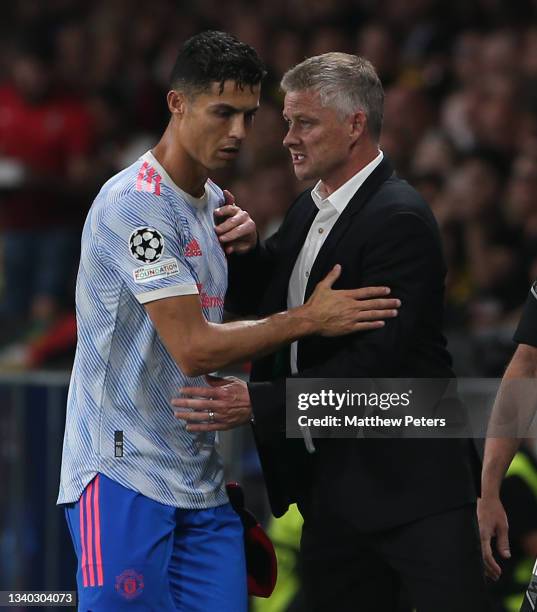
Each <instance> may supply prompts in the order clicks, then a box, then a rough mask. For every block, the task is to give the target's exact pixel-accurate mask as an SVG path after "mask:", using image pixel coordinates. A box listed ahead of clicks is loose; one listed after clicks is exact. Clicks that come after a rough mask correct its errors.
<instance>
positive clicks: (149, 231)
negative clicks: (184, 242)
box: [129, 227, 164, 263]
mask: <svg viewBox="0 0 537 612" xmlns="http://www.w3.org/2000/svg"><path fill="white" fill-rule="evenodd" d="M129 249H130V252H131V255H132V256H133V257H134V259H137V260H138V261H141V262H143V263H154V262H156V261H158V260H159V259H160V258H161V257H162V252H163V251H164V237H163V236H162V234H161V233H160V232H159V231H158V230H156V229H155V228H154V227H137V228H136V229H135V230H134V232H132V234H131V235H130V238H129Z"/></svg>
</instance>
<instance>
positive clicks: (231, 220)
mask: <svg viewBox="0 0 537 612" xmlns="http://www.w3.org/2000/svg"><path fill="white" fill-rule="evenodd" d="M224 198H225V202H224V205H223V206H221V207H220V208H217V209H216V210H215V211H214V220H215V224H216V225H215V231H216V234H217V235H218V240H220V244H221V245H222V247H223V249H224V251H225V252H226V254H227V255H230V254H231V253H247V252H248V251H250V250H251V249H253V248H254V247H255V245H256V244H257V229H256V226H255V223H254V222H253V221H252V219H251V218H250V215H249V214H248V213H247V212H246V211H245V210H242V209H241V208H239V207H238V206H237V205H236V204H235V197H234V196H233V194H232V193H230V192H229V191H227V189H226V190H224Z"/></svg>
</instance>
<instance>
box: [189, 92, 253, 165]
mask: <svg viewBox="0 0 537 612" xmlns="http://www.w3.org/2000/svg"><path fill="white" fill-rule="evenodd" d="M260 90H261V86H260V85H255V86H254V87H250V85H246V86H245V87H244V89H240V88H238V87H237V86H236V83H235V82H234V81H226V82H225V83H224V89H223V91H222V93H220V83H213V84H212V86H211V90H210V91H208V92H205V93H201V94H197V95H195V96H193V97H192V98H187V99H185V105H184V114H183V115H182V119H181V121H180V127H179V132H180V139H181V144H182V146H183V147H184V148H185V149H186V151H187V152H188V154H189V155H190V157H192V158H193V159H195V160H196V161H198V162H199V163H201V164H202V165H203V166H204V167H205V168H207V169H210V170H214V169H217V168H222V167H223V166H226V165H228V164H229V163H230V162H231V161H232V160H233V159H235V158H236V157H237V155H238V153H239V149H240V147H241V144H242V141H243V140H244V139H245V137H246V134H247V133H248V131H249V130H250V128H251V126H252V124H253V120H254V115H255V113H256V111H257V108H258V107H259V93H260Z"/></svg>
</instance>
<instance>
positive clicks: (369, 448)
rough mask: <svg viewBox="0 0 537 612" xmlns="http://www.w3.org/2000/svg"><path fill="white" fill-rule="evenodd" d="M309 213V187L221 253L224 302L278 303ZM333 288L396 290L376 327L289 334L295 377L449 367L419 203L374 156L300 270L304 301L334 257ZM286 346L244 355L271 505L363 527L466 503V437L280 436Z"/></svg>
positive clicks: (427, 214) (472, 473)
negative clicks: (259, 238)
mask: <svg viewBox="0 0 537 612" xmlns="http://www.w3.org/2000/svg"><path fill="white" fill-rule="evenodd" d="M316 213H317V207H316V206H315V204H314V203H313V200H312V198H311V195H310V191H309V190H308V191H307V192H304V193H303V194H302V195H301V196H299V197H298V199H297V200H296V201H295V202H294V204H293V205H292V206H291V208H290V209H289V211H288V213H287V215H286V218H285V219H284V221H283V223H282V226H281V227H280V229H279V230H278V232H277V233H276V234H275V235H274V236H272V237H271V238H270V239H269V240H268V241H267V242H266V243H265V244H259V245H258V246H257V248H256V249H255V250H254V251H253V252H251V253H249V254H247V255H242V256H234V257H232V258H230V266H229V289H228V295H227V304H226V308H227V310H229V311H230V312H234V313H238V314H258V315H270V314H272V313H274V312H278V311H281V310H285V309H286V301H287V291H288V284H289V277H290V275H291V272H292V269H293V267H294V264H295V261H296V258H297V255H298V254H299V252H300V249H301V248H302V245H303V243H304V240H305V238H306V235H307V233H308V229H309V228H310V226H311V223H312V222H313V219H314V217H315V215H316ZM336 263H339V264H341V265H342V274H341V276H340V278H339V279H338V281H337V282H336V284H335V285H334V288H339V289H342V288H356V287H366V286H373V285H386V286H389V287H391V289H392V295H393V296H394V297H398V298H400V299H401V301H402V306H401V308H400V312H399V316H398V317H397V318H395V319H390V320H388V321H387V322H386V325H385V326H384V327H383V328H380V329H377V330H372V331H367V332H362V333H356V334H351V335H347V336H343V337H338V338H325V337H321V336H309V337H306V338H303V339H302V340H300V341H299V343H298V370H299V373H298V375H297V376H300V377H303V378H321V377H323V378H331V377H333V378H362V377H376V378H381V377H384V378H388V377H394V378H395V377H424V378H427V377H430V378H449V377H452V376H453V373H452V371H451V367H450V366H451V359H450V356H449V354H448V352H447V350H446V342H445V340H444V337H443V335H442V332H441V327H442V314H443V299H444V277H445V272H446V270H445V264H444V260H443V255H442V249H441V244H440V236H439V232H438V228H437V225H436V222H435V219H434V217H433V215H432V213H431V211H430V209H429V207H428V205H427V203H426V202H425V201H424V200H423V199H422V198H421V197H420V196H419V194H418V193H417V192H416V191H415V190H414V189H413V188H412V187H410V186H409V185H408V184H407V183H406V182H405V181H402V180H400V179H399V178H397V176H396V175H395V174H394V173H393V169H392V167H391V164H390V162H389V161H388V160H387V159H386V158H385V159H384V160H383V161H382V163H381V164H380V165H379V166H378V167H377V168H376V169H375V170H374V172H373V173H372V174H371V175H370V176H369V177H368V179H367V180H366V181H365V183H364V184H363V185H362V187H361V188H360V189H359V190H358V192H357V193H356V194H355V195H354V197H353V198H352V199H351V201H350V202H349V204H348V206H347V207H346V208H345V210H344V212H343V213H342V214H341V215H340V217H339V219H338V220H337V222H336V224H335V225H334V227H333V228H332V230H331V232H330V234H329V235H328V237H327V238H326V241H325V243H324V244H323V246H322V248H321V250H320V252H319V254H318V256H317V259H316V260H315V264H314V266H313V268H312V270H311V274H310V277H309V281H308V285H307V289H306V295H305V300H307V299H308V298H309V296H310V295H311V293H312V291H313V289H314V288H315V285H316V284H317V283H318V281H320V280H321V279H322V278H323V277H324V276H325V275H326V274H327V273H328V272H329V270H330V269H331V268H332V267H333V266H334V265H335V264H336ZM286 376H290V372H289V350H288V349H287V350H285V351H280V352H279V353H276V354H273V355H269V356H267V357H264V358H262V359H259V360H257V361H255V362H254V364H253V369H252V375H251V382H250V383H249V391H250V397H251V401H252V407H253V412H254V417H255V427H254V433H255V436H256V441H257V444H258V450H259V455H260V459H261V464H262V466H263V471H264V476H265V481H266V484H267V489H268V494H269V499H270V503H271V507H272V510H273V512H274V514H275V515H276V516H280V515H281V514H283V513H284V512H285V511H286V509H287V507H288V505H289V504H290V503H292V502H294V501H298V502H299V506H300V508H301V510H302V511H303V512H304V513H305V514H306V515H307V514H308V513H309V514H310V515H312V516H313V515H322V516H324V517H325V519H326V517H333V519H334V520H335V521H337V520H338V519H344V520H346V521H350V522H351V523H353V524H355V525H356V526H357V527H359V528H360V529H362V530H364V531H372V530H376V529H383V528H388V527H391V526H394V525H398V524H402V523H405V522H408V521H411V520H414V519H417V518H420V517H423V516H426V515H428V514H431V513H435V512H440V511H442V510H445V509H448V508H453V507H456V506H459V505H462V504H464V503H468V502H472V501H474V500H475V497H476V485H477V482H478V474H477V472H476V468H477V464H476V463H475V461H474V455H473V450H472V448H473V447H471V445H470V444H469V442H468V441H465V440H438V439H435V440H409V439H406V440H402V439H388V440H387V439H360V440H349V439H345V440H343V439H322V440H315V446H316V449H317V450H316V452H315V453H314V454H312V455H310V454H308V453H307V452H306V450H305V446H304V442H303V441H302V440H288V439H286V438H285V377H286Z"/></svg>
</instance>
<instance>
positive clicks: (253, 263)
mask: <svg viewBox="0 0 537 612" xmlns="http://www.w3.org/2000/svg"><path fill="white" fill-rule="evenodd" d="M276 243H277V235H274V236H271V238H269V239H268V240H267V241H266V243H265V244H263V243H261V242H260V241H259V239H258V242H257V245H256V246H255V248H254V249H253V250H252V251H250V252H248V253H244V254H242V255H238V254H234V255H231V256H230V257H229V259H228V288H227V293H226V299H225V305H224V308H225V310H226V311H227V312H230V313H232V314H235V315H243V316H246V315H251V314H253V313H255V312H257V311H258V309H259V304H260V302H261V299H262V297H263V293H264V290H265V287H266V285H267V283H268V282H269V281H270V278H271V276H272V273H273V270H274V268H275V261H276V255H275V250H276V248H275V246H276Z"/></svg>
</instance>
